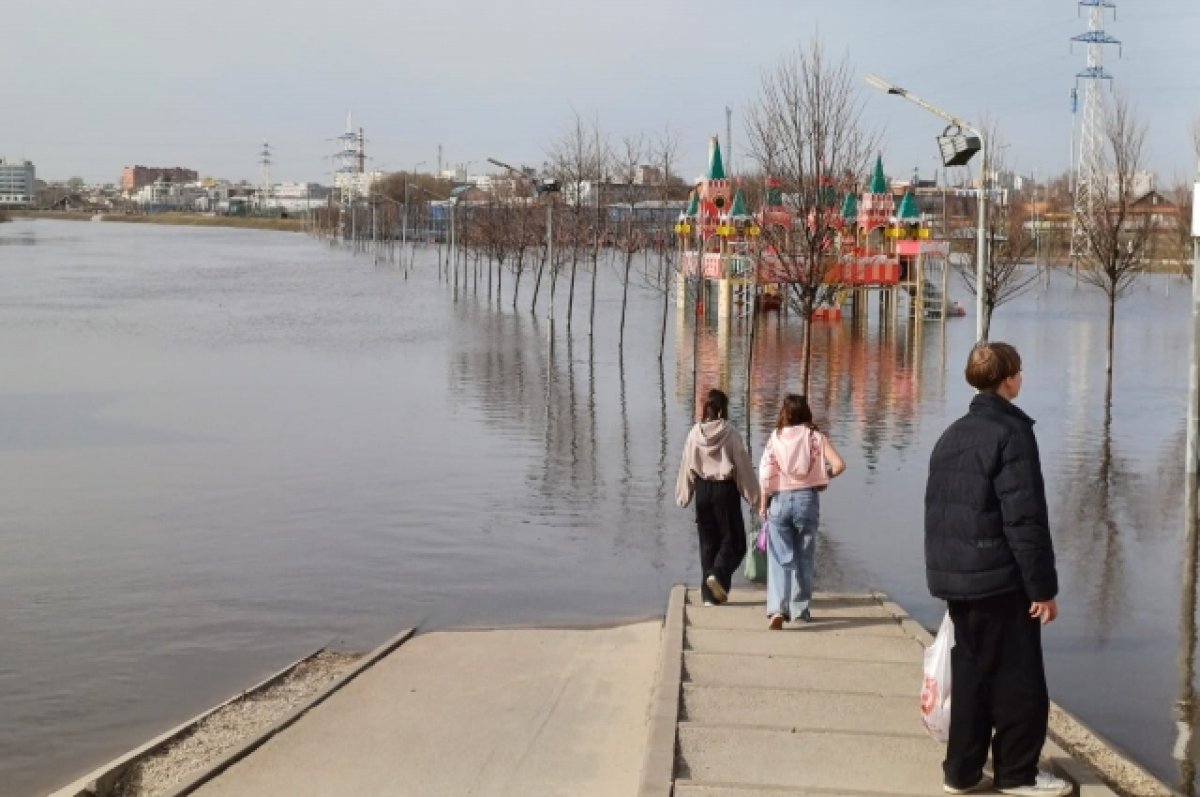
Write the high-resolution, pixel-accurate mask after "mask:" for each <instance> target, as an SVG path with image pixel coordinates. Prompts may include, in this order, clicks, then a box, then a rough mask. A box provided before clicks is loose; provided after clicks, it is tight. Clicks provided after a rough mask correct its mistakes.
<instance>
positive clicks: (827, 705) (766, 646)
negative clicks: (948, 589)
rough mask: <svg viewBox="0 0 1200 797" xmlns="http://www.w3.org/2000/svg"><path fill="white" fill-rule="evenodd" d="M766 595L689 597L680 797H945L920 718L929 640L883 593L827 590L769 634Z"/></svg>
mask: <svg viewBox="0 0 1200 797" xmlns="http://www.w3.org/2000/svg"><path fill="white" fill-rule="evenodd" d="M764 598H765V596H764V594H763V593H762V592H761V591H757V590H744V591H735V592H734V593H733V594H732V595H731V596H730V601H729V603H727V604H726V605H724V606H720V607H705V606H702V605H699V596H698V594H697V593H696V592H695V591H692V590H689V591H688V593H687V596H686V599H685V601H684V607H683V613H684V623H683V650H682V674H681V690H680V707H679V722H678V726H677V736H676V757H675V772H674V776H675V787H674V794H675V795H678V797H718V795H719V796H721V797H750V796H751V795H780V794H793V795H821V796H822V797H832V795H845V797H850V796H851V795H853V796H854V797H862V795H885V794H886V795H902V794H913V795H917V794H921V795H929V794H938V793H941V791H942V789H941V785H942V780H941V758H942V748H941V745H939V744H937V743H936V742H933V741H932V740H931V739H929V737H928V736H926V735H925V733H924V732H923V731H922V729H921V726H920V723H919V722H918V720H917V695H918V693H919V692H920V686H921V666H920V662H921V651H922V646H921V644H920V643H919V642H918V641H917V640H916V639H914V638H913V637H912V636H911V635H909V634H908V633H906V632H905V630H904V629H903V628H902V627H901V623H900V621H899V620H898V619H897V618H896V617H894V616H893V615H892V614H890V613H889V612H888V611H887V610H886V609H885V607H884V605H883V604H882V602H881V601H880V600H879V599H878V598H877V597H875V596H874V595H869V594H867V595H821V596H819V597H818V599H817V600H816V601H814V604H813V617H814V622H812V623H810V624H789V625H788V626H786V627H785V628H784V630H782V631H769V630H767V618H766V615H765V607H764Z"/></svg>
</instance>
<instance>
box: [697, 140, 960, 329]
mask: <svg viewBox="0 0 1200 797" xmlns="http://www.w3.org/2000/svg"><path fill="white" fill-rule="evenodd" d="M831 190H832V189H831ZM765 194H766V196H765V201H764V203H763V206H762V207H761V208H759V209H758V211H757V212H750V210H749V208H748V207H747V203H746V199H745V196H744V194H743V192H742V191H741V189H740V188H736V187H735V186H734V185H733V184H732V182H731V181H730V179H729V178H728V177H727V176H726V174H725V168H724V164H723V163H722V160H721V148H720V144H719V142H718V141H717V138H716V136H714V137H713V138H712V139H711V141H710V142H709V153H708V170H707V173H706V174H705V176H704V177H703V178H702V179H701V180H700V181H699V183H698V184H697V185H696V187H695V189H694V190H693V191H692V193H691V196H690V197H689V200H688V206H687V209H686V210H685V211H684V212H683V213H682V214H681V215H680V217H679V220H678V222H677V223H676V225H675V234H676V239H677V243H678V246H679V250H680V269H679V274H678V280H679V285H678V289H679V290H678V297H679V308H680V310H681V311H682V310H684V309H685V308H686V306H687V301H688V297H689V291H688V290H687V288H688V285H689V284H691V283H694V284H695V285H696V286H697V288H698V289H699V290H694V291H692V292H690V295H691V296H692V297H694V301H696V302H697V303H698V307H697V310H700V309H701V308H702V307H703V304H700V303H701V302H702V301H703V300H702V298H701V294H708V293H709V291H708V288H709V287H710V286H712V285H714V284H715V287H716V294H717V296H716V310H717V320H718V327H719V328H720V329H722V330H723V331H726V332H727V331H728V328H729V321H730V319H731V318H732V316H733V312H734V310H733V295H734V291H735V289H738V290H740V291H741V293H742V296H743V297H749V296H751V295H756V296H757V297H758V298H759V299H760V300H761V299H768V300H770V299H772V297H773V298H774V301H775V302H780V301H782V302H786V298H787V294H788V292H789V289H788V286H789V284H791V283H795V282H799V281H801V280H802V279H806V275H801V274H796V273H793V272H794V271H795V270H796V266H795V265H792V266H790V267H789V265H788V264H789V263H792V264H795V263H797V262H799V259H798V258H796V257H786V258H780V257H779V254H778V249H777V248H776V247H778V246H780V245H785V246H791V245H792V243H791V242H792V241H793V236H792V235H791V233H792V232H793V231H797V230H801V229H803V228H802V225H805V224H809V223H810V220H809V219H806V218H802V217H801V216H800V215H799V213H798V212H797V211H796V210H795V209H794V208H793V207H790V206H789V202H788V198H787V196H786V195H784V194H783V192H782V190H781V185H780V182H779V180H777V179H775V178H774V177H772V176H770V175H768V177H767V183H766V192H765ZM832 204H833V203H831V205H832ZM830 214H831V216H832V218H828V219H827V220H826V222H827V223H828V224H829V226H831V227H832V228H833V230H834V232H835V235H834V240H833V243H832V245H831V246H830V247H829V250H828V253H827V255H826V257H825V258H823V259H822V260H823V262H821V263H819V264H818V268H820V269H822V272H821V274H822V276H821V280H820V282H821V284H822V285H823V286H824V287H827V288H829V290H827V291H823V293H824V294H826V295H828V296H831V297H832V301H829V302H825V303H823V304H821V305H819V306H817V307H816V308H815V309H814V312H813V319H814V320H840V319H841V318H842V313H843V306H845V305H848V306H849V308H850V312H851V313H852V315H853V317H854V318H855V319H856V320H860V319H865V317H866V312H867V306H868V301H869V294H870V293H871V292H877V293H879V296H880V301H879V306H880V312H881V315H882V317H883V318H884V319H885V321H886V322H888V323H893V324H894V323H895V322H896V320H897V318H898V315H899V310H898V308H899V297H900V294H901V293H903V294H905V295H906V296H907V297H908V316H909V317H910V318H912V319H914V320H916V321H917V322H920V321H921V320H923V319H944V318H945V317H946V316H947V315H948V314H949V311H950V307H949V306H948V302H947V299H946V292H947V287H948V285H947V281H948V259H949V251H950V250H949V243H948V242H947V241H941V240H934V239H933V238H932V235H931V230H930V228H929V225H928V223H927V221H926V220H924V219H923V218H922V216H921V214H920V213H919V211H918V209H917V202H916V197H915V196H914V195H913V194H912V192H911V190H910V191H907V192H906V193H905V194H904V196H903V197H902V198H901V200H900V202H899V204H898V205H897V203H896V200H895V197H894V196H893V195H892V192H891V191H890V190H889V187H888V183H887V179H886V178H885V177H884V174H883V161H882V158H880V157H877V158H876V160H875V168H874V172H873V174H872V176H871V180H870V182H869V184H868V185H867V187H866V189H865V190H864V191H862V192H861V193H860V194H857V195H856V194H854V193H847V194H846V195H845V196H844V197H843V198H842V201H841V207H840V211H837V210H834V209H832V208H831V210H830ZM768 226H769V227H770V228H771V229H772V231H773V232H775V233H779V234H774V235H770V236H763V234H762V233H763V230H764V228H767V227H768ZM764 237H769V238H770V241H771V243H767V242H766V241H764ZM770 304H771V302H770V301H766V302H763V301H760V302H758V305H759V306H761V307H767V306H770ZM753 305H754V303H753V302H747V303H746V306H753ZM774 306H776V307H778V306H779V304H775V305H774Z"/></svg>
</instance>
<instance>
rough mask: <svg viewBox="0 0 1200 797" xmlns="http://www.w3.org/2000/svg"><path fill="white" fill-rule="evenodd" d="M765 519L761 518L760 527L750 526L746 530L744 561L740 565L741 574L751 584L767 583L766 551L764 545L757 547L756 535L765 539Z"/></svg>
mask: <svg viewBox="0 0 1200 797" xmlns="http://www.w3.org/2000/svg"><path fill="white" fill-rule="evenodd" d="M766 534H767V521H766V520H763V522H762V528H761V529H760V530H758V531H755V530H754V527H753V526H751V527H750V528H749V529H747V530H746V562H745V564H743V565H742V575H744V576H745V577H746V580H747V581H749V582H751V583H753V584H766V583H767V552H766V546H765V545H764V546H763V547H762V549H759V547H758V544H757V543H758V537H759V536H760V535H761V536H762V537H763V539H764V540H765V539H766Z"/></svg>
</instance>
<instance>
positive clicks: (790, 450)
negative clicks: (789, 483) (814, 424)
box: [767, 425, 824, 481]
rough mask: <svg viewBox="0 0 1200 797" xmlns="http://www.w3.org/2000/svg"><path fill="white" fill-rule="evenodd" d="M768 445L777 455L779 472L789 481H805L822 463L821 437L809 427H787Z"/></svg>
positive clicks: (778, 432)
mask: <svg viewBox="0 0 1200 797" xmlns="http://www.w3.org/2000/svg"><path fill="white" fill-rule="evenodd" d="M767 444H768V445H769V446H770V447H771V452H772V453H773V454H774V455H775V462H776V463H777V464H778V466H779V472H780V473H782V474H783V475H785V476H787V477H788V478H789V479H793V480H795V481H802V480H804V479H805V478H806V477H808V476H809V475H810V472H811V471H812V469H813V467H815V465H816V463H817V462H820V455H821V435H820V434H819V433H817V432H815V431H813V430H812V429H811V428H810V427H808V426H803V425H801V426H785V427H784V428H783V429H780V430H779V431H777V432H776V433H775V434H773V435H771V439H770V440H769V441H768V443H767ZM815 475H816V476H818V477H820V476H823V475H824V474H815Z"/></svg>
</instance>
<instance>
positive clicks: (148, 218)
mask: <svg viewBox="0 0 1200 797" xmlns="http://www.w3.org/2000/svg"><path fill="white" fill-rule="evenodd" d="M19 215H20V216H21V217H22V218H28V219H59V220H63V221H90V220H91V219H92V217H93V216H94V215H95V214H93V213H86V212H84V213H79V212H74V211H65V212H64V211H56V210H22V211H20V212H19ZM100 219H101V221H117V222H123V223H125V224H172V225H175V226H181V227H234V228H237V229H243V230H278V231H281V232H301V231H303V230H304V220H303V219H275V218H267V217H260V216H206V215H204V214H201V213H154V214H151V215H134V214H124V213H104V214H101V216H100Z"/></svg>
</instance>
